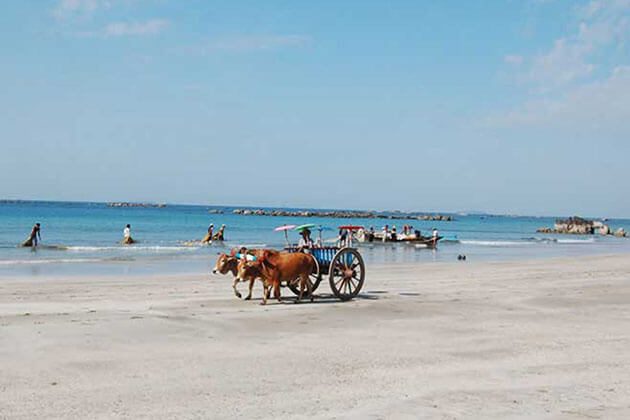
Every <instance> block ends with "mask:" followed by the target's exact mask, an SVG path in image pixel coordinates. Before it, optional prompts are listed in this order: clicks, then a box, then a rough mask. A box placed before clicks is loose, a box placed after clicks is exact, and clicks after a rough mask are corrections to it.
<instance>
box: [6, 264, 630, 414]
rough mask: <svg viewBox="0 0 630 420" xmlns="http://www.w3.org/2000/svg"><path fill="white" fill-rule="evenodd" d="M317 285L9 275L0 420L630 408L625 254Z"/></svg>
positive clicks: (374, 273) (379, 271)
mask: <svg viewBox="0 0 630 420" xmlns="http://www.w3.org/2000/svg"><path fill="white" fill-rule="evenodd" d="M240 289H241V290H242V291H245V287H244V285H241V287H240ZM318 292H320V293H321V294H322V295H321V297H320V298H319V299H318V300H317V301H316V302H315V303H314V304H310V303H304V304H300V305H294V304H292V303H290V301H287V302H286V303H284V304H277V303H276V302H275V301H270V304H269V305H267V306H266V307H263V306H260V305H259V304H258V303H259V300H256V301H252V302H246V301H241V300H239V299H237V298H235V297H234V295H233V294H232V290H231V283H230V279H228V278H226V277H220V276H210V275H207V274H203V273H200V274H199V275H172V276H131V277H123V276H120V277H113V276H109V277H108V276H93V277H85V276H74V277H65V278H64V277H57V278H53V277H49V278H47V277H42V276H39V277H20V278H14V279H11V278H2V279H0V372H1V374H0V418H9V419H13V418H19V419H32V418H112V417H116V418H151V419H155V418H169V419H171V418H234V417H235V416H240V417H246V418H311V417H317V418H386V417H387V418H410V419H411V418H446V419H449V418H506V417H510V418H513V417H519V418H536V419H538V418H628V417H630V256H627V255H626V256H623V255H622V256H608V257H588V258H579V259H557V260H546V261H540V260H537V261H531V262H505V263H474V262H467V263H452V264H451V263H448V264H447V263H428V264H416V265H397V266H372V267H368V276H367V280H366V284H365V287H364V289H363V293H362V295H361V297H360V298H359V299H356V300H354V301H352V302H348V303H340V302H338V301H336V300H334V299H332V298H331V297H330V296H327V295H326V293H328V292H329V288H328V285H327V284H326V283H322V286H320V289H319V290H318ZM260 293H261V288H260V285H257V286H256V288H255V291H254V295H255V297H256V298H259V297H260ZM283 293H284V295H285V296H289V295H290V292H289V291H288V290H287V289H283Z"/></svg>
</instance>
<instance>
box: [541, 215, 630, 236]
mask: <svg viewBox="0 0 630 420" xmlns="http://www.w3.org/2000/svg"><path fill="white" fill-rule="evenodd" d="M537 232H538V233H558V234H567V235H594V234H599V235H612V234H613V231H612V230H611V229H610V227H609V226H608V225H606V224H604V223H603V222H600V221H597V220H588V219H583V218H581V217H577V216H574V217H570V218H568V219H558V220H556V223H555V224H554V227H553V228H549V227H543V228H540V229H538V230H537ZM614 235H615V236H619V237H625V236H626V232H625V231H624V230H623V229H618V230H617V231H616V232H614Z"/></svg>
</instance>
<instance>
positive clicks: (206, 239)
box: [201, 223, 214, 244]
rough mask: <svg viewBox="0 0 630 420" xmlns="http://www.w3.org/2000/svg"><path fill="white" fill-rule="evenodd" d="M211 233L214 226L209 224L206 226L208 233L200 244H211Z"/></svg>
mask: <svg viewBox="0 0 630 420" xmlns="http://www.w3.org/2000/svg"><path fill="white" fill-rule="evenodd" d="M213 231H214V225H213V224H212V223H210V226H208V233H206V236H205V237H204V238H203V241H201V243H204V244H209V243H210V242H212V233H213Z"/></svg>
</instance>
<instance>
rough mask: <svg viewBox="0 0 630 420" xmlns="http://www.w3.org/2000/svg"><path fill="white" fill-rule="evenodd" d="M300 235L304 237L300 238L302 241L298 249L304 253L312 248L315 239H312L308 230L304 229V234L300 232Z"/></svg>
mask: <svg viewBox="0 0 630 420" xmlns="http://www.w3.org/2000/svg"><path fill="white" fill-rule="evenodd" d="M300 235H301V236H302V237H301V238H300V241H299V242H298V248H300V251H304V250H305V249H310V248H312V247H313V239H312V238H311V231H310V230H308V229H302V232H300Z"/></svg>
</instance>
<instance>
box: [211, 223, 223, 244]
mask: <svg viewBox="0 0 630 420" xmlns="http://www.w3.org/2000/svg"><path fill="white" fill-rule="evenodd" d="M213 239H214V240H215V241H225V225H221V227H220V228H219V231H218V232H217V233H216V234H215V235H214V238H213Z"/></svg>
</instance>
